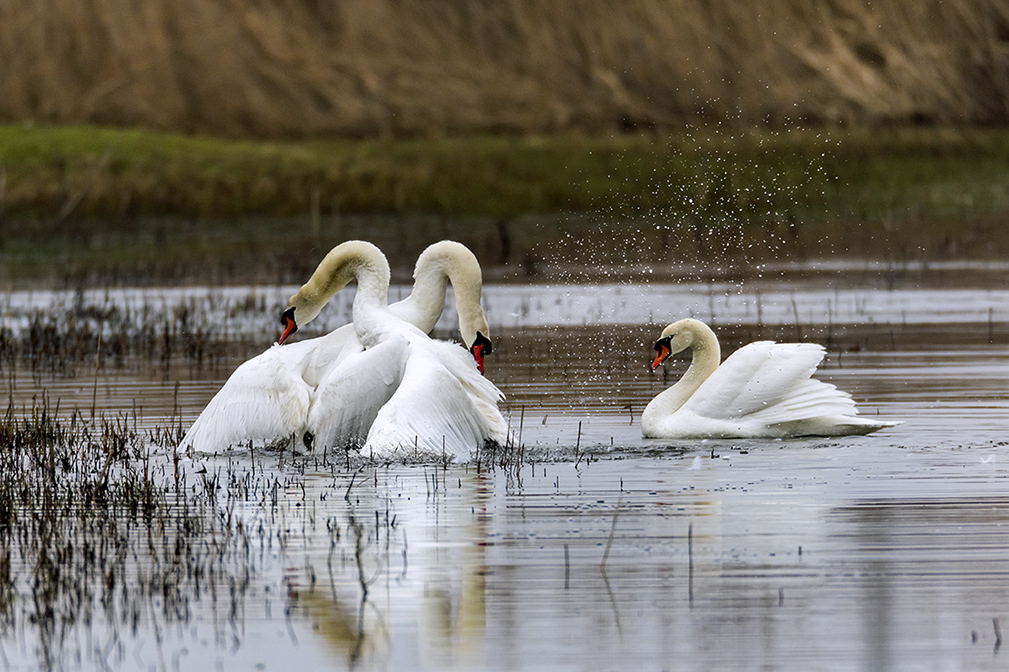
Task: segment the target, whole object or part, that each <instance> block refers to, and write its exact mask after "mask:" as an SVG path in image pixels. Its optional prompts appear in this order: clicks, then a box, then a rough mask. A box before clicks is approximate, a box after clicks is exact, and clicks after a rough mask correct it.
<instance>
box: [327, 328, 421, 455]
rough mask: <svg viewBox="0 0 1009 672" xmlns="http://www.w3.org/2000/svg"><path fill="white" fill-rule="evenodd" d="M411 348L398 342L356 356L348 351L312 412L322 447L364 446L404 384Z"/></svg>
mask: <svg viewBox="0 0 1009 672" xmlns="http://www.w3.org/2000/svg"><path fill="white" fill-rule="evenodd" d="M408 348H409V345H408V342H407V340H406V339H405V338H402V337H397V338H392V339H390V340H388V341H384V342H382V343H379V344H378V345H376V346H375V347H373V348H369V349H367V350H364V349H363V348H362V347H361V346H360V344H358V346H357V349H356V352H349V350H350V348H347V349H346V350H345V355H344V357H343V358H342V360H341V361H340V363H339V364H338V365H336V366H335V367H333V368H332V370H330V371H329V372H328V374H327V375H326V377H325V378H324V379H323V380H322V381H321V382H320V383H319V387H318V388H317V389H316V392H315V395H314V397H313V398H312V405H311V408H310V410H309V412H308V431H310V432H312V434H314V436H315V441H316V445H317V446H324V447H331V448H344V447H349V446H358V447H359V446H361V445H363V444H364V442H365V440H366V439H367V437H368V430H369V429H371V426H372V423H374V421H375V418H376V416H377V415H378V413H379V410H380V409H381V408H382V407H383V406H384V405H385V404H386V402H388V401H389V399H390V398H391V397H392V395H393V393H395V391H396V389H397V387H398V386H399V384H400V381H401V380H402V379H403V370H404V367H405V365H406V355H407V352H408Z"/></svg>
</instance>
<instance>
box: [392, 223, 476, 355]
mask: <svg viewBox="0 0 1009 672" xmlns="http://www.w3.org/2000/svg"><path fill="white" fill-rule="evenodd" d="M413 278H414V289H413V293H412V294H411V298H414V297H417V298H414V300H415V301H417V302H421V303H425V302H428V303H430V304H431V306H432V307H434V306H437V309H436V310H432V311H431V317H433V318H434V319H433V320H432V321H431V322H430V326H428V325H427V324H425V325H424V327H421V330H422V331H423V330H425V327H426V331H430V330H431V329H433V328H434V325H435V322H436V321H437V319H438V317H439V316H440V314H441V308H442V306H443V305H444V303H445V280H448V281H449V282H450V283H452V290H453V291H454V292H455V308H456V312H457V313H458V315H459V335H460V336H461V337H462V340H463V343H464V344H465V346H466V347H467V348H469V351H470V352H471V353H472V354H473V358H474V359H475V360H476V363H477V367H478V368H479V369H480V372H481V373H483V370H484V360H483V358H484V355H489V354H490V352H491V341H490V327H489V326H488V325H487V317H486V315H484V312H483V307H482V305H481V292H482V287H483V277H482V273H481V271H480V262H479V261H477V258H476V255H474V254H473V252H472V251H470V249H469V248H468V247H466V246H465V245H463V244H462V243H457V242H456V241H454V240H442V241H440V242H437V243H434V244H432V245H429V246H428V247H427V249H425V250H424V251H423V252H422V253H421V255H420V256H419V257H417V266H416V267H415V268H414V272H413Z"/></svg>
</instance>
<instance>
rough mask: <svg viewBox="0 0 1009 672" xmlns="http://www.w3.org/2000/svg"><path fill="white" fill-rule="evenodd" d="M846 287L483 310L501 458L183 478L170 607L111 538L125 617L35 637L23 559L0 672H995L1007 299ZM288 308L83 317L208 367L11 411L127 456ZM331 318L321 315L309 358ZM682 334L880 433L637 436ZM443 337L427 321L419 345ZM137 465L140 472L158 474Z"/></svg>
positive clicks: (337, 312)
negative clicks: (782, 346)
mask: <svg viewBox="0 0 1009 672" xmlns="http://www.w3.org/2000/svg"><path fill="white" fill-rule="evenodd" d="M857 270H858V272H855V271H854V270H852V269H851V268H842V269H836V268H835V269H825V270H823V271H822V272H821V273H807V274H804V275H803V277H801V278H795V277H781V276H776V277H774V278H766V279H765V278H750V279H747V280H745V281H735V280H726V281H724V282H704V283H690V282H679V283H661V282H656V283H652V284H647V285H642V284H637V285H635V284H627V283H612V284H609V285H576V286H535V287H530V286H504V285H502V286H489V287H487V288H486V307H487V312H488V317H489V319H490V320H491V322H492V331H493V337H494V353H493V354H492V355H491V356H490V357H489V358H488V360H487V361H488V369H487V375H488V376H489V377H490V378H491V379H492V380H494V381H495V382H496V383H497V384H498V385H499V386H500V387H501V388H502V390H503V391H504V392H505V393H506V395H507V397H508V399H507V402H506V404H507V408H506V410H507V416H508V417H509V419H510V422H511V427H512V431H513V433H514V434H515V435H516V437H521V443H522V444H523V445H524V446H525V450H524V452H523V453H522V454H521V457H520V458H516V457H514V456H513V457H512V458H509V459H508V460H503V461H498V462H492V463H491V464H486V463H483V464H468V465H423V464H421V465H398V464H393V465H368V464H359V463H356V462H351V461H348V460H345V459H344V458H341V457H334V456H328V457H322V456H318V455H291V454H290V453H275V452H265V453H264V452H262V451H260V452H249V451H237V452H234V453H230V454H228V455H221V456H203V457H201V458H199V459H197V460H196V461H195V462H194V463H185V464H183V465H182V466H181V467H178V468H180V469H182V470H183V471H184V472H185V474H184V477H185V478H186V479H189V480H188V481H187V483H189V484H190V485H189V486H187V487H189V488H190V491H194V490H193V489H195V488H197V487H198V485H197V484H202V485H200V486H199V488H201V490H200V492H201V493H204V494H206V493H209V496H208V497H209V498H208V500H207V502H209V503H205V504H201V506H200V507H199V508H198V509H193V510H192V511H189V513H190V514H193V513H194V511H195V512H197V513H198V514H199V517H200V519H201V520H202V521H203V522H202V524H201V525H200V526H197V527H193V528H187V529H188V530H189V531H188V532H187V534H188V535H189V537H190V541H191V542H193V543H195V544H202V546H198V548H203V549H212V552H211V550H207V551H206V552H204V553H203V554H202V555H200V557H201V558H203V560H202V561H201V562H202V563H203V564H199V563H197V564H199V567H200V568H201V569H200V570H199V571H197V572H196V573H195V575H196V577H197V578H196V579H193V578H192V576H193V575H192V572H190V574H187V575H186V576H189V578H188V579H186V580H180V581H176V582H174V583H172V587H173V588H172V592H171V596H170V595H169V591H167V589H166V590H162V591H161V592H158V591H157V590H150V589H149V587H150V585H152V584H153V583H154V581H153V579H157V580H158V581H160V583H158V584H157V585H158V586H162V585H163V584H165V585H167V582H166V581H165V580H164V576H165V575H166V571H167V570H166V567H169V566H171V565H172V561H169V560H166V557H165V554H164V553H163V552H161V551H156V550H152V549H154V548H158V549H160V548H162V547H163V546H164V545H165V544H164V543H162V541H160V537H161V536H165V535H167V537H168V538H171V539H175V537H174V536H173V535H172V534H169V533H166V532H151V530H150V525H149V524H148V525H147V526H146V528H145V527H144V526H143V525H140V526H133V527H130V526H124V527H123V528H122V530H120V534H132V535H134V538H135V541H134V542H133V543H132V545H131V546H129V548H130V554H129V557H125V558H124V559H122V560H121V563H122V566H123V570H122V571H123V572H125V573H126V575H128V576H133V577H140V579H139V580H143V579H144V577H147V579H148V580H147V582H146V583H142V585H145V586H148V589H146V590H144V591H140V592H139V593H138V594H136V595H134V596H132V597H129V596H124V595H123V594H121V593H115V594H116V595H119V596H120V597H119V598H117V600H106V602H111V604H106V603H103V595H107V594H109V591H110V589H109V588H108V585H107V582H106V581H104V580H103V578H102V577H103V574H102V573H101V572H99V573H95V574H94V575H89V576H83V577H82V578H80V581H81V582H84V583H87V582H91V584H93V586H92V588H93V590H92V591H91V593H90V594H91V596H92V597H91V598H89V599H91V600H92V601H93V602H94V603H95V604H102V605H103V606H102V608H96V609H94V610H93V613H90V616H89V618H88V619H80V620H77V621H76V622H74V623H71V624H69V625H66V626H65V627H63V628H62V629H60V630H58V633H59V636H53V633H51V632H49V633H48V634H47V632H45V631H44V629H43V628H41V627H39V626H38V624H37V622H33V619H32V614H37V613H38V609H37V606H38V605H37V591H35V592H33V590H32V585H33V584H32V581H33V579H32V567H33V565H32V563H31V562H30V560H31V558H30V557H28V556H26V557H20V556H17V555H15V557H14V558H13V559H12V560H11V562H12V563H13V565H14V566H15V570H14V571H13V575H14V576H15V579H14V584H15V593H16V594H17V595H18V596H19V599H20V601H18V600H17V599H12V602H13V603H14V604H17V605H20V606H18V607H17V608H15V609H14V610H13V611H12V612H11V614H10V616H9V617H7V618H5V619H4V622H3V624H2V629H0V654H2V655H0V661H3V664H4V666H5V667H8V668H10V669H35V668H46V667H57V668H59V667H67V668H74V669H77V668H84V669H107V668H111V669H211V668H216V669H291V668H292V667H294V666H295V665H297V666H300V667H302V668H304V669H361V670H376V669H377V670H386V669H389V670H399V669H429V670H443V669H460V670H483V669H487V670H629V669H633V670H679V669H769V668H771V669H778V668H788V669H854V670H861V669H887V670H890V669H908V670H917V669H1004V668H1005V666H1006V660H1005V656H1006V655H1009V650H1006V651H1003V650H1002V644H1003V643H1002V639H1001V628H1003V627H1005V628H1007V632H1009V450H1007V446H1009V434H1007V429H1009V391H1007V389H1006V387H1007V386H1006V383H1007V381H1009V352H1007V349H1006V343H1007V341H1009V291H1007V290H1005V289H1002V287H1006V286H1009V285H1007V284H1006V283H1005V280H1006V279H1007V278H1006V271H1005V269H1000V268H995V269H976V268H972V269H969V271H970V272H968V270H965V269H963V268H961V269H959V270H957V269H943V270H941V271H936V272H934V273H931V274H930V273H924V274H922V273H918V274H913V275H911V276H904V275H895V274H893V273H890V274H880V273H877V272H875V271H874V270H873V269H868V270H866V269H857ZM397 291H402V290H397ZM290 293H291V288H257V289H250V288H245V289H240V290H239V289H236V290H213V291H212V292H208V291H207V290H199V289H189V290H147V291H146V292H140V291H137V292H127V293H123V294H121V295H118V294H116V293H99V294H95V295H93V296H87V297H84V300H85V302H87V303H89V304H103V305H104V304H105V303H107V302H111V303H130V304H131V305H134V306H140V305H150V306H153V305H155V304H157V303H158V302H159V301H160V302H163V305H164V306H167V307H169V308H166V310H169V309H170V307H171V306H174V305H178V303H179V302H180V301H190V302H192V301H196V300H199V301H203V300H206V301H207V302H208V305H212V306H213V309H208V310H207V312H206V313H205V314H204V318H203V319H205V320H206V321H207V323H208V324H209V323H212V324H214V325H217V326H216V327H215V328H217V329H218V330H219V331H217V332H215V334H216V336H215V337H221V338H225V340H229V341H230V342H232V343H233V345H232V346H230V347H229V348H226V349H225V351H224V352H223V354H221V355H220V356H218V357H216V358H215V359H214V360H213V361H212V362H209V363H208V362H207V361H200V362H197V361H196V360H193V359H181V358H177V359H176V360H173V361H170V362H161V363H159V364H153V363H150V362H146V363H145V362H143V361H141V362H136V361H134V360H131V359H130V358H129V357H127V358H126V360H125V361H126V363H125V364H123V365H113V364H112V363H111V362H107V361H106V362H104V363H102V364H101V366H100V367H99V369H98V370H97V372H96V370H95V366H94V363H91V364H88V363H87V362H84V363H82V364H81V365H80V366H79V367H78V368H77V369H76V370H75V372H74V374H73V376H68V375H65V374H63V375H53V374H51V373H41V374H40V373H38V372H35V373H34V374H33V373H32V371H30V370H28V369H27V368H26V366H25V365H24V364H21V365H18V366H14V367H12V366H10V365H8V366H7V368H6V369H5V374H6V375H5V378H6V380H7V381H9V388H10V390H11V391H10V395H11V398H12V400H13V403H14V404H15V405H16V406H27V405H28V404H30V402H31V399H32V397H33V396H36V397H38V396H39V395H41V394H42V391H43V390H46V391H47V394H48V395H49V397H50V403H52V401H53V400H56V399H58V400H59V402H60V408H61V409H62V411H61V412H68V409H71V408H73V407H74V406H76V407H78V408H81V409H86V411H85V412H90V409H91V408H93V407H94V408H96V409H97V410H98V411H99V412H112V413H115V412H123V413H125V414H126V415H128V416H129V417H130V418H131V420H130V421H131V422H133V423H134V424H135V426H136V427H138V428H139V429H140V430H141V431H142V430H144V429H145V428H147V429H150V428H153V427H154V426H157V425H159V424H161V425H164V424H170V423H176V424H178V423H181V424H182V425H183V426H187V425H188V423H190V422H191V421H192V420H193V419H194V418H195V417H196V415H197V414H198V413H199V411H200V410H201V409H202V407H203V405H204V404H205V403H206V402H207V401H208V400H209V398H210V397H211V396H212V395H213V393H214V392H215V391H216V389H217V388H218V387H219V386H220V384H221V383H222V382H223V380H224V379H225V378H226V377H227V375H228V373H229V372H230V370H231V369H233V368H234V366H235V365H237V363H239V362H240V361H241V360H242V359H244V358H245V357H247V356H249V355H250V354H252V353H253V352H255V351H256V350H257V349H258V348H262V347H266V345H268V343H269V340H270V339H271V338H276V333H274V332H275V331H276V328H277V324H276V317H275V315H276V306H277V305H279V303H280V302H281V301H282V300H283V297H285V296H287V295H289V294H290ZM393 295H394V296H395V295H396V292H394V293H393ZM208 296H209V297H211V298H210V299H207V298H206V297H208ZM184 297H188V298H184ZM194 297H196V298H195V299H194ZM200 297H203V298H200ZM250 297H251V298H250ZM75 300H78V301H80V300H81V298H80V297H77V298H76V299H75V298H74V297H68V296H62V295H43V294H40V293H35V294H33V295H11V296H10V297H8V299H7V311H8V317H7V323H8V324H9V325H10V326H11V328H12V329H13V330H15V331H16V330H17V329H18V328H21V327H19V325H23V323H24V321H25V320H26V319H27V318H26V317H25V315H26V314H27V313H25V312H24V308H25V306H28V305H32V306H36V307H38V306H40V305H42V304H46V305H49V304H54V303H55V304H59V303H60V302H64V303H72V302H73V301H75ZM239 304H241V305H242V306H245V309H243V310H241V311H237V310H235V306H236V305H239ZM348 310H349V297H340V300H339V301H338V302H337V304H336V305H335V306H334V307H333V310H332V311H329V313H327V314H326V317H325V320H324V321H323V322H322V323H321V325H320V326H319V327H318V328H317V329H319V330H321V329H329V328H332V327H333V326H335V325H336V324H339V323H340V321H341V319H346V315H347V314H348ZM447 312H448V311H447ZM688 315H693V316H695V317H699V318H701V319H704V320H706V321H708V322H709V323H711V324H712V325H713V326H714V327H715V329H716V331H717V332H718V334H719V337H720V339H721V340H722V343H723V352H724V353H726V354H727V353H728V352H729V351H731V350H733V349H735V348H737V347H739V345H741V344H743V343H745V342H749V341H751V340H756V339H760V338H775V339H777V340H797V339H801V340H813V341H817V342H821V343H823V344H825V345H826V346H827V347H828V351H829V354H828V356H827V358H826V360H825V361H824V363H823V365H822V366H821V369H820V372H819V373H818V377H819V378H821V379H823V380H826V381H829V382H832V383H834V384H836V385H837V386H838V387H840V388H842V389H844V390H847V391H849V392H851V393H852V394H853V396H854V397H855V399H856V401H857V402H858V404H859V407H860V409H861V411H862V413H864V414H877V413H878V414H879V415H880V416H881V417H884V418H886V419H893V420H902V421H903V424H901V425H899V426H897V427H895V428H893V429H889V430H885V431H882V432H879V433H877V434H874V435H870V436H865V437H850V438H842V439H829V440H825V439H803V440H789V441H757V440H749V441H665V440H647V439H643V438H641V435H640V428H639V426H638V420H639V418H640V412H641V409H642V408H643V407H644V405H645V404H646V403H647V401H648V400H649V399H650V398H651V397H653V396H654V395H655V394H657V393H658V392H659V391H661V390H662V389H663V388H664V387H665V386H666V385H668V384H671V383H672V382H674V381H675V379H676V377H677V376H678V375H679V373H681V372H682V371H683V370H684V368H685V360H683V359H682V357H681V358H677V359H676V361H675V362H670V363H669V364H668V365H667V371H666V372H665V374H663V373H655V374H651V373H649V372H648V371H647V363H648V362H649V360H650V354H651V344H652V343H653V342H654V339H655V338H656V337H657V335H658V333H659V331H660V330H661V328H662V327H663V326H664V325H665V324H666V323H668V322H672V321H674V320H675V319H678V318H680V317H684V316H688ZM225 325H227V326H225ZM451 330H452V320H451V318H450V317H446V318H444V319H443V321H442V323H440V324H439V327H438V332H437V333H438V334H440V335H442V336H450V335H451ZM242 339H245V340H242ZM162 464H163V466H162V467H161V468H162V469H163V470H164V471H165V473H166V474H171V473H172V472H173V469H175V467H173V466H172V465H171V461H170V460H169V461H167V462H164V463H162ZM204 470H205V471H204ZM177 475H178V472H177V471H176V477H177ZM208 479H213V481H214V482H216V484H217V485H218V486H219V487H216V488H215V487H208V486H207V482H208ZM182 492H185V490H183V491H182ZM181 496H182V495H179V497H181ZM178 501H182V500H181V499H180V500H178ZM187 506H188V505H187ZM167 511H168V513H167V514H166V515H168V517H169V518H171V516H172V515H175V514H174V513H172V512H173V511H175V509H172V508H171V507H169V508H168V509H167ZM171 529H173V528H171ZM123 530H125V531H123ZM131 530H132V531H131ZM152 540H153V541H152ZM173 543H180V542H179V541H178V540H177V539H176V540H175V541H174V542H173ZM191 552H192V551H191ZM174 562H176V563H178V562H183V563H184V562H185V561H184V560H180V559H178V558H176V560H174ZM118 566H119V565H117V567H118ZM117 571H118V570H117ZM2 595H3V594H2V593H0V598H2ZM33 595H35V597H34V598H33ZM33 600H34V601H33ZM0 601H3V600H2V599H0ZM59 604H62V605H63V606H64V607H66V608H72V607H73V604H72V603H63V602H61V603H59ZM180 604H184V608H180V607H179V605H180ZM76 608H80V606H79V605H78V606H77V607H76ZM36 621H37V619H36Z"/></svg>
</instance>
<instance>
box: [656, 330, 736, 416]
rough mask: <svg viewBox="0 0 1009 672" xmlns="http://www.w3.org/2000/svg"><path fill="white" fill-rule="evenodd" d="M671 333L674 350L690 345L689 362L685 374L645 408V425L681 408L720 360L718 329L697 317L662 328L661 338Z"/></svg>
mask: <svg viewBox="0 0 1009 672" xmlns="http://www.w3.org/2000/svg"><path fill="white" fill-rule="evenodd" d="M667 336H672V339H673V340H672V344H673V348H672V353H673V354H676V353H677V352H682V351H683V350H686V349H688V348H689V349H690V350H691V351H692V353H691V358H690V366H689V367H687V370H686V372H685V373H684V374H683V376H682V377H681V378H680V379H679V380H678V381H677V382H676V383H675V384H674V385H673V386H671V387H670V388H669V389H667V390H665V391H664V392H662V393H661V394H659V395H658V396H657V397H655V398H654V399H652V401H651V402H650V403H649V404H648V406H647V407H646V408H645V411H644V413H645V415H644V416H643V417H642V419H641V422H642V426H644V425H646V424H652V423H654V422H656V421H658V420H659V419H660V418H662V417H664V416H666V415H669V414H671V413H673V412H675V411H676V410H677V409H679V408H680V407H681V406H683V404H685V403H686V402H687V400H688V399H690V397H691V395H693V394H694V392H696V391H697V388H699V387H700V386H701V384H703V383H704V381H705V380H707V379H708V376H710V375H711V374H712V373H714V372H715V369H717V368H718V365H719V363H720V362H721V348H720V347H719V345H718V338H717V337H716V336H715V332H713V331H712V330H711V328H710V327H708V325H706V324H704V323H703V322H700V321H698V320H680V321H679V322H677V323H675V324H671V325H669V326H668V327H666V329H665V330H664V331H663V332H662V338H665V337H667Z"/></svg>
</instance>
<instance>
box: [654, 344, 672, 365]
mask: <svg viewBox="0 0 1009 672" xmlns="http://www.w3.org/2000/svg"><path fill="white" fill-rule="evenodd" d="M669 353H670V350H669V348H667V347H666V346H665V345H664V344H661V343H660V344H658V347H657V348H656V354H655V361H653V362H652V371H654V370H655V369H657V368H659V366H661V365H662V362H664V361H666V357H669Z"/></svg>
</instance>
